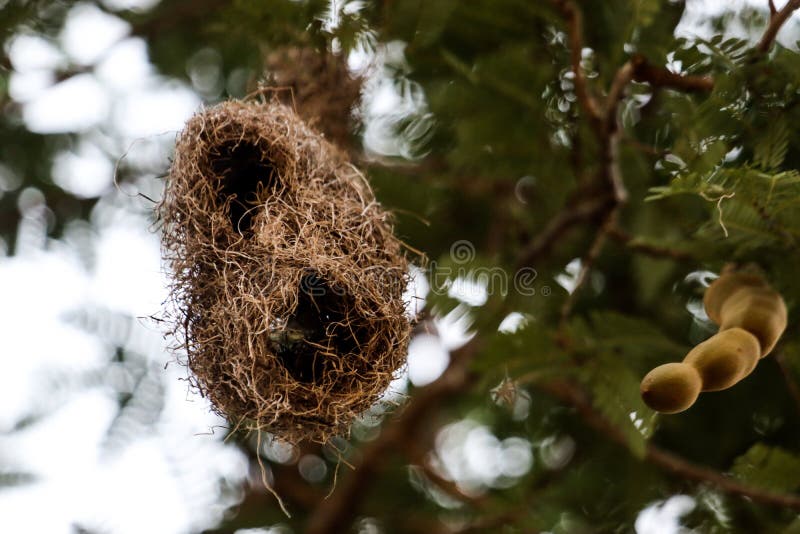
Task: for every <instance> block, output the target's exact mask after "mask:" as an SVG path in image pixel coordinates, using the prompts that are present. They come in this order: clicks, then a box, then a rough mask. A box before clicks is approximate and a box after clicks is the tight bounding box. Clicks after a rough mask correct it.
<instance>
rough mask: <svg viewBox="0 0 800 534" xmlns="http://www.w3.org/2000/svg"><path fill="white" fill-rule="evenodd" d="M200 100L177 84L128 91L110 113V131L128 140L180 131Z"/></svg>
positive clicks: (190, 91)
mask: <svg viewBox="0 0 800 534" xmlns="http://www.w3.org/2000/svg"><path fill="white" fill-rule="evenodd" d="M200 103H201V102H200V98H199V97H198V96H197V94H196V93H195V92H194V91H192V90H191V89H189V88H187V87H185V86H184V85H182V84H178V83H168V84H164V85H163V86H162V87H158V88H152V89H145V90H141V91H131V92H130V93H128V94H127V95H125V96H124V97H123V98H122V99H121V100H120V101H119V107H118V108H117V109H115V110H114V121H113V125H114V128H115V129H116V130H117V131H118V132H119V133H121V134H122V135H124V136H125V137H127V138H129V139H133V138H140V137H149V136H155V135H159V134H163V133H165V132H169V131H174V132H176V133H177V132H178V131H179V130H181V129H182V128H183V126H184V124H185V123H186V121H187V120H188V119H189V117H191V116H192V114H193V113H194V112H195V111H197V110H198V107H199V106H200Z"/></svg>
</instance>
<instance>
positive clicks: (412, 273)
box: [403, 265, 431, 319]
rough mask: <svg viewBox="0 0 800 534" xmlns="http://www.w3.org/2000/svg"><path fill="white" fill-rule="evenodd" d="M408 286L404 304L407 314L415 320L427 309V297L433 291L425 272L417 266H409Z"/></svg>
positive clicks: (404, 294)
mask: <svg viewBox="0 0 800 534" xmlns="http://www.w3.org/2000/svg"><path fill="white" fill-rule="evenodd" d="M408 271H409V280H408V286H406V288H405V290H404V291H403V302H404V303H405V305H406V314H407V315H408V316H409V317H410V318H412V319H413V318H415V317H416V316H417V315H419V314H420V312H422V309H423V308H424V307H425V297H427V296H428V292H429V291H430V289H431V286H430V283H429V282H428V278H427V276H426V275H425V271H423V270H422V269H420V268H419V267H417V266H416V265H410V266H409V269H408Z"/></svg>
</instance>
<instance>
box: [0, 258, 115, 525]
mask: <svg viewBox="0 0 800 534" xmlns="http://www.w3.org/2000/svg"><path fill="white" fill-rule="evenodd" d="M21 248H23V249H24V248H25V247H21ZM87 286H88V280H87V278H86V275H85V273H84V272H83V270H82V268H81V266H80V264H79V263H78V261H77V258H75V257H73V256H71V255H70V254H68V253H67V252H65V251H63V252H53V253H44V252H34V253H31V254H29V255H26V256H19V255H17V256H13V257H10V258H6V259H3V260H2V261H0V295H3V300H2V303H3V306H0V324H2V325H3V336H2V339H1V340H0V354H2V355H3V373H0V405H2V406H3V410H2V411H0V428H8V427H9V426H10V425H12V424H14V422H15V421H16V420H17V419H18V418H19V417H21V416H23V415H24V414H25V412H26V410H29V409H30V408H31V406H36V405H37V403H38V402H37V401H36V399H35V396H36V394H37V391H38V390H39V388H40V387H42V386H43V385H44V384H43V383H42V382H41V379H42V376H43V375H45V374H46V373H47V372H51V373H53V372H65V373H69V372H79V371H82V370H87V369H90V368H92V367H94V366H96V365H98V364H99V363H100V362H101V361H103V357H104V354H103V347H102V345H101V343H100V342H99V341H98V340H97V339H96V338H94V337H93V336H90V335H88V334H87V333H85V332H82V331H80V330H78V329H76V328H74V327H72V326H69V325H67V324H65V323H64V322H63V320H62V316H63V314H65V313H67V312H69V311H72V310H74V309H75V308H76V307H79V306H81V303H82V302H85V292H86V288H87ZM42 332H46V333H47V335H42ZM0 515H2V514H0ZM0 530H2V529H0Z"/></svg>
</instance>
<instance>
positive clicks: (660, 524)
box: [634, 495, 696, 534]
mask: <svg viewBox="0 0 800 534" xmlns="http://www.w3.org/2000/svg"><path fill="white" fill-rule="evenodd" d="M695 506H696V502H695V500H694V499H693V498H692V497H689V496H688V495H674V496H672V497H670V498H669V499H667V500H666V501H661V502H658V503H655V504H652V505H650V506H648V507H647V508H645V509H644V510H642V511H641V512H639V516H638V517H637V518H636V523H635V524H634V528H635V529H636V534H687V533H688V532H690V531H689V530H688V529H686V528H684V527H682V526H681V518H682V517H683V516H685V515H686V514H688V513H689V512H691V511H692V510H694V508H695Z"/></svg>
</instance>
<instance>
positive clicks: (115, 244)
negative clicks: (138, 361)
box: [92, 221, 166, 317]
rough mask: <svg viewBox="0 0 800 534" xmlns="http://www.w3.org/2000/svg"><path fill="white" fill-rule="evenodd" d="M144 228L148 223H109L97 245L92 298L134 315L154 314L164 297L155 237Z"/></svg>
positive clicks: (161, 271) (159, 253)
mask: <svg viewBox="0 0 800 534" xmlns="http://www.w3.org/2000/svg"><path fill="white" fill-rule="evenodd" d="M142 222H143V223H144V221H142ZM146 228H147V223H144V224H143V225H142V227H134V226H128V225H116V226H111V227H109V228H106V229H103V230H102V231H101V233H100V236H99V241H98V245H97V246H98V249H99V250H98V255H97V264H96V268H95V278H94V280H93V284H92V295H93V296H94V299H95V300H96V301H98V302H102V303H104V305H106V306H107V307H109V308H110V309H112V310H116V311H120V312H124V313H129V314H131V315H133V316H134V317H146V316H149V315H151V314H153V313H157V312H158V311H159V310H160V309H161V302H162V301H163V300H164V299H165V298H166V278H165V275H164V274H163V270H162V268H161V250H160V248H159V243H158V239H157V237H156V236H155V235H153V234H150V233H148V232H147V231H146ZM133 266H135V269H136V272H132V267H133Z"/></svg>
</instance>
